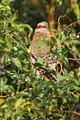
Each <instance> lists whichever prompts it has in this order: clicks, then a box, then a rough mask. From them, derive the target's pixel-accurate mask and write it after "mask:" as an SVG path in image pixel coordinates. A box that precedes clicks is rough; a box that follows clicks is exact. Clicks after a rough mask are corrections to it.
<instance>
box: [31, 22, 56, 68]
mask: <svg viewBox="0 0 80 120" xmlns="http://www.w3.org/2000/svg"><path fill="white" fill-rule="evenodd" d="M50 37H51V36H50V32H49V27H48V23H47V22H41V23H39V24H38V25H37V28H36V29H35V32H34V36H33V40H32V43H31V46H30V52H31V62H32V64H33V65H35V63H36V60H37V59H38V58H42V59H43V60H44V61H45V62H46V64H47V66H48V68H51V69H55V67H56V63H57V57H56V56H54V55H53V54H49V51H50V46H49V45H47V44H46V43H44V44H43V43H42V44H41V45H38V44H37V43H39V42H40V41H41V40H47V41H48V40H49V39H50Z"/></svg>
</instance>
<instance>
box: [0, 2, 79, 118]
mask: <svg viewBox="0 0 80 120" xmlns="http://www.w3.org/2000/svg"><path fill="white" fill-rule="evenodd" d="M10 3H11V0H4V1H2V2H1V3H0V53H1V54H0V119H5V120H9V119H11V120H25V119H26V120H33V119H34V120H35V119H39V120H53V119H57V120H68V119H70V118H71V115H72V113H73V111H76V108H75V107H76V104H77V103H78V101H79V98H80V61H79V60H76V61H74V60H73V61H72V59H71V58H76V57H77V58H79V57H80V49H79V47H80V40H79V39H77V37H75V38H74V36H76V34H77V32H76V30H75V27H73V26H71V27H68V28H67V29H66V30H64V31H63V30H62V31H60V32H57V36H56V38H52V39H51V43H50V46H51V51H50V53H51V54H56V55H57V56H58V58H59V60H60V62H61V63H62V64H63V72H64V74H63V75H62V74H60V73H59V72H57V71H56V74H55V77H56V81H54V80H50V79H49V80H47V79H46V78H42V77H41V76H40V75H36V73H35V72H36V68H33V67H32V66H31V63H30V52H29V45H30V42H29V36H30V35H31V34H32V28H31V27H30V26H29V25H28V24H22V23H20V22H19V21H17V17H18V14H17V12H15V10H14V9H13V8H12V7H11V4H10ZM54 40H55V42H54ZM53 46H55V47H53ZM38 63H39V64H37V67H38V68H40V67H41V66H42V67H44V62H43V61H41V60H38ZM44 70H45V71H49V69H47V68H46V67H45V69H44ZM49 73H50V71H49ZM78 117H79V116H78Z"/></svg>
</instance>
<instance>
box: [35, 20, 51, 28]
mask: <svg viewBox="0 0 80 120" xmlns="http://www.w3.org/2000/svg"><path fill="white" fill-rule="evenodd" d="M37 28H49V26H48V23H47V22H46V21H43V22H40V23H38V24H37Z"/></svg>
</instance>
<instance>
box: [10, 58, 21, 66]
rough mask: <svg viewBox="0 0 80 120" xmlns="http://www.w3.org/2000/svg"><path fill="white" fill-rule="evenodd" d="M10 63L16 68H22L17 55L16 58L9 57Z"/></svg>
mask: <svg viewBox="0 0 80 120" xmlns="http://www.w3.org/2000/svg"><path fill="white" fill-rule="evenodd" d="M11 61H12V63H13V64H14V65H15V66H17V67H18V68H22V64H21V62H20V59H19V58H18V57H16V58H11Z"/></svg>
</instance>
